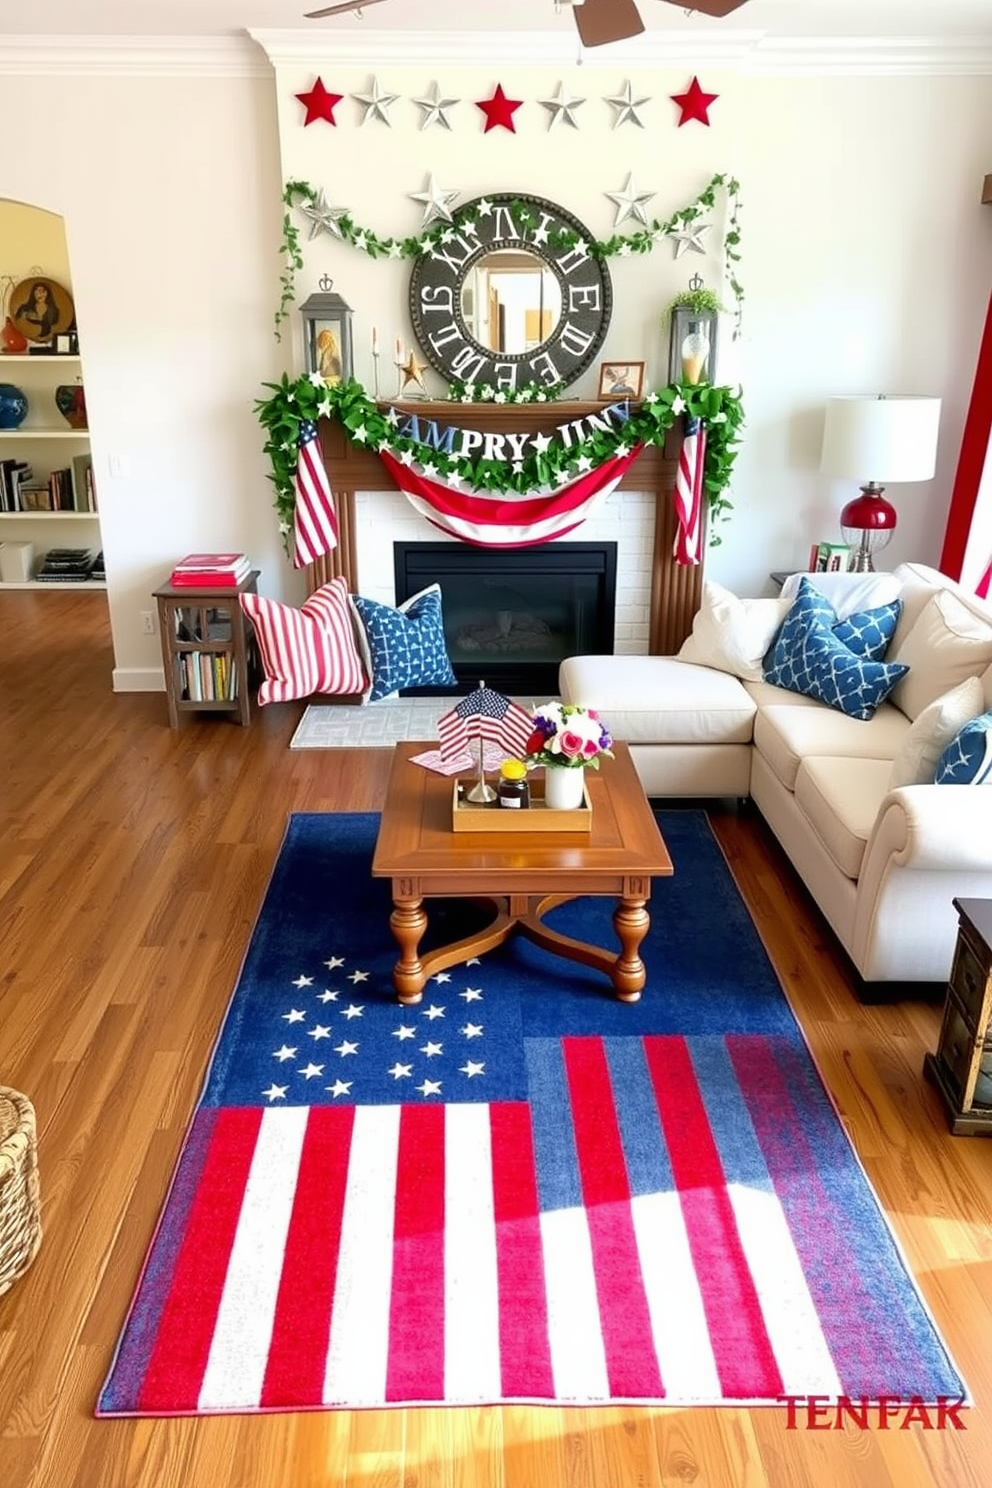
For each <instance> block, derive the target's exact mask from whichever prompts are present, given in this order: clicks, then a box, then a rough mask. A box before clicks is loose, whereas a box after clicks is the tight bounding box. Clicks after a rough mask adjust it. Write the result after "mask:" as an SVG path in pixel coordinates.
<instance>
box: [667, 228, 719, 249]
mask: <svg viewBox="0 0 992 1488" xmlns="http://www.w3.org/2000/svg"><path fill="white" fill-rule="evenodd" d="M709 230H710V224H709V223H708V222H704V223H702V225H701V226H699V227H692V226H689V227H683V228H680V229H679V231H678V232H673V233H669V237H670V238H672V239H673V240H674V242H675V257H676V258H681V257H682V255H683V253H686V252H689V251H691V252H693V253H705V252H706V244H705V243H704V242H703V233H708V232H709Z"/></svg>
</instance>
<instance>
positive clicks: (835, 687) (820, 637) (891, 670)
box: [765, 585, 909, 719]
mask: <svg viewBox="0 0 992 1488" xmlns="http://www.w3.org/2000/svg"><path fill="white" fill-rule="evenodd" d="M801 591H802V586H801V585H800V593H801ZM819 597H820V599H822V598H823V597H822V595H821V596H819ZM824 603H826V601H824ZM827 608H828V609H830V606H829V605H828V606H827ZM886 608H887V607H886ZM832 613H833V611H832V610H831V614H832ZM864 613H865V614H870V613H871V612H870V611H865V612H864ZM852 618H853V617H852ZM787 628H788V634H787V635H786V629H787ZM766 662H770V663H771V665H766V670H765V681H766V682H773V683H774V684H775V686H776V687H785V688H787V689H788V690H789V692H798V693H802V694H803V696H804V697H812V698H817V699H818V700H819V701H820V702H821V703H826V704H827V705H828V707H831V708H837V709H839V710H840V712H842V713H846V714H847V715H848V717H849V718H861V719H868V718H871V717H872V716H873V714H874V712H875V709H876V708H877V707H878V705H879V704H880V703H882V702H884V701H885V699H886V698H887V697H888V695H889V693H890V692H891V691H892V689H893V687H895V685H896V683H897V682H898V681H899V679H900V677H904V676H905V675H906V673H907V672H908V671H909V667H907V666H901V665H899V664H897V663H895V662H885V661H872V660H871V659H870V658H869V657H867V656H858V655H856V654H855V653H854V652H853V651H852V650H851V649H850V648H849V647H848V646H846V645H845V644H844V642H843V641H842V640H840V639H839V637H838V636H837V634H836V633H835V631H834V630H833V629H831V627H830V626H829V625H826V624H824V622H823V621H822V620H821V619H820V618H819V614H818V609H817V606H816V605H815V604H812V603H809V602H807V603H805V604H802V605H801V604H800V600H799V599H797V600H796V603H795V604H794V605H793V607H792V609H791V610H790V611H789V613H788V615H787V616H786V617H785V621H784V623H783V625H782V629H781V631H780V632H779V635H778V638H777V639H776V641H775V643H774V645H773V646H772V649H771V651H770V652H769V653H768V657H767V658H766Z"/></svg>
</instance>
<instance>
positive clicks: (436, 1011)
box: [424, 1002, 444, 1023]
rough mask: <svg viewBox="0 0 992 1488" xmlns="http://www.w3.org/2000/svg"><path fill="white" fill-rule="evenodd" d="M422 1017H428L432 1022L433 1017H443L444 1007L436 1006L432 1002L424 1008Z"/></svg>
mask: <svg viewBox="0 0 992 1488" xmlns="http://www.w3.org/2000/svg"><path fill="white" fill-rule="evenodd" d="M424 1017H425V1018H429V1019H430V1020H431V1022H432V1023H433V1022H434V1020H435V1018H443V1017H444V1008H443V1007H438V1006H437V1005H436V1004H435V1003H433V1002H432V1003H431V1005H430V1007H429V1008H424Z"/></svg>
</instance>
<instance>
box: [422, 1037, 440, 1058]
mask: <svg viewBox="0 0 992 1488" xmlns="http://www.w3.org/2000/svg"><path fill="white" fill-rule="evenodd" d="M420 1052H421V1054H426V1055H427V1058H428V1059H433V1058H434V1057H435V1055H437V1054H443V1053H444V1045H443V1044H432V1043H431V1042H430V1040H428V1042H427V1043H426V1044H421V1046H420Z"/></svg>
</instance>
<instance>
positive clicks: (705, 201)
mask: <svg viewBox="0 0 992 1488" xmlns="http://www.w3.org/2000/svg"><path fill="white" fill-rule="evenodd" d="M721 187H722V189H723V190H724V191H725V192H726V194H727V200H728V202H729V204H730V216H729V220H728V223H727V231H726V234H725V236H724V252H725V255H726V260H727V265H726V274H727V288H728V290H729V292H730V297H731V298H732V299H733V301H734V335H735V336H736V335H737V334H738V333H739V331H740V325H741V318H742V315H743V309H744V290H743V287H742V286H741V283H740V281H739V279H738V278H737V271H736V265H737V264H738V263H739V262H740V257H741V255H740V241H741V229H740V207H741V201H740V182H739V181H737V180H735V179H734V177H733V176H728V175H725V174H724V173H723V172H722V171H721V172H718V173H717V174H716V175H715V176H714V177H713V178H712V180H711V181H710V182H709V184H708V185H707V186H705V187H704V188H703V190H702V191H701V192H700V193H699V195H698V196H697V197H696V199H695V201H692V202H690V203H689V205H688V206H685V207H680V208H679V210H678V211H677V212H673V213H672V215H671V216H670V217H667V218H666V219H665V220H664V221H661V220H659V219H658V218H655V219H654V220H653V221H652V222H650V223H649V224H648V225H647V226H646V227H642V228H639V229H638V230H637V231H636V232H631V233H614V235H613V236H612V237H610V238H606V239H602V240H597V241H595V242H592V243H590V244H589V251H590V253H591V254H592V255H593V257H594V258H626V257H628V256H629V255H630V254H632V253H650V252H651V250H652V249H653V248H654V246H655V244H656V243H658V242H660V240H661V239H662V238H665V237H668V235H669V234H670V233H675V232H680V231H682V230H683V229H685V228H687V227H689V226H690V225H691V224H692V223H693V222H698V221H699V219H700V218H701V217H702V216H704V215H705V214H706V212H709V211H712V209H713V207H714V205H715V204H716V193H717V191H718V190H719V189H720V188H721ZM318 195H319V192H318V190H317V188H316V187H315V186H311V185H310V183H309V181H287V182H286V186H285V188H284V190H283V194H282V199H283V205H284V206H285V207H286V208H287V210H286V211H285V213H284V214H283V219H282V245H281V251H282V257H283V269H282V274H281V276H280V285H281V293H280V299H279V308H278V310H277V311H276V314H275V323H276V337H277V339H280V340H281V338H282V330H281V327H282V322H283V321H284V320H285V319H286V317H287V315H288V314H289V308H290V306H291V304H292V303H293V299H294V297H295V284H296V274H297V272H298V271H299V270H300V269H302V267H303V255H302V252H301V249H300V234H299V229H298V228H297V227H296V225H295V224H294V222H293V220H292V217H291V215H290V211H291V209H292V208H293V207H294V206H298V205H299V203H300V202H301V201H304V202H306V203H307V205H312V204H313V203H314V201H315V200H316V199H317V197H318ZM519 210H520V212H521V215H522V217H523V218H524V219H528V218H529V215H530V214H529V211H528V208H527V206H526V204H525V203H523V202H521V203H520V206H519ZM471 214H472V205H471V203H470V202H466V203H465V204H464V205H463V206H461V207H458V208H456V209H455V211H454V212H453V213H452V216H451V221H450V222H436V223H432V224H431V226H430V227H429V228H425V230H424V231H423V232H422V233H418V234H415V235H412V236H410V237H407V238H381V237H379V235H378V234H377V233H374V232H372V230H371V229H370V228H367V227H359V226H358V225H357V224H356V222H355V220H354V218H353V217H352V216H351V214H350V213H349V212H342V213H341V215H340V216H335V221H334V228H335V231H336V233H337V234H338V235H339V236H340V238H341V239H342V241H343V242H346V243H350V244H351V245H352V246H353V247H354V248H359V249H361V250H362V252H363V253H367V254H368V256H369V257H370V258H417V257H419V255H420V254H421V253H423V252H424V251H425V249H427V248H431V247H433V246H434V244H436V243H438V242H439V241H440V239H441V237H442V235H443V234H444V233H446V232H452V231H456V230H457V228H458V225H459V222H460V221H461V220H462V219H463V218H465V217H467V216H471ZM576 241H578V234H577V233H574V232H568V231H565V230H562V231H561V232H559V233H557V234H555V237H554V242H555V246H556V247H566V248H567V247H571V245H572V243H573V242H576Z"/></svg>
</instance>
